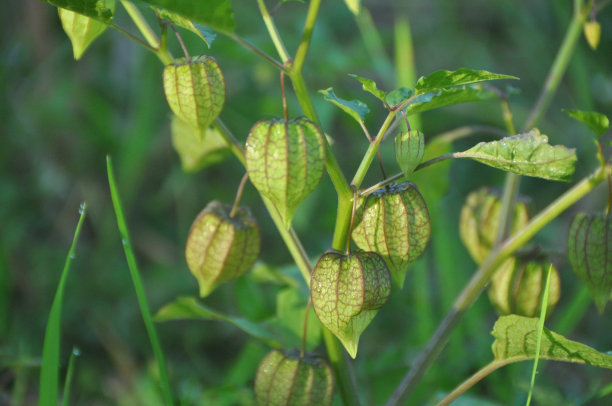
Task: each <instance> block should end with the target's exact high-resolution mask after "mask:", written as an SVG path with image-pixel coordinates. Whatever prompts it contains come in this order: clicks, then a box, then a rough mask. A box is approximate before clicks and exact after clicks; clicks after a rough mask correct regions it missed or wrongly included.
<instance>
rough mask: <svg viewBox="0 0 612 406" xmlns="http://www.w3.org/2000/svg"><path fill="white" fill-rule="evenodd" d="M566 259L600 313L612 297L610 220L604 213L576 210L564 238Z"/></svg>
mask: <svg viewBox="0 0 612 406" xmlns="http://www.w3.org/2000/svg"><path fill="white" fill-rule="evenodd" d="M567 252H568V256H569V261H570V263H571V264H572V268H573V269H574V272H575V273H576V275H578V278H580V280H581V281H582V282H583V283H584V284H585V285H586V286H587V288H588V289H589V291H590V292H591V296H593V300H594V301H595V304H596V305H597V309H598V310H599V312H600V313H603V311H604V308H605V307H606V303H607V302H608V300H610V299H612V222H611V221H610V217H609V216H605V215H604V214H603V213H592V214H587V213H579V214H578V215H576V217H574V220H573V221H572V224H571V226H570V231H569V237H568V240H567Z"/></svg>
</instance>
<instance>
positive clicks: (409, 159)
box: [395, 130, 425, 177]
mask: <svg viewBox="0 0 612 406" xmlns="http://www.w3.org/2000/svg"><path fill="white" fill-rule="evenodd" d="M424 154H425V137H423V134H422V133H421V132H420V131H419V130H408V131H406V132H405V133H400V134H398V135H397V136H396V137H395V160H396V161H397V163H398V165H399V167H400V169H401V170H402V173H403V174H404V176H406V177H408V176H410V174H412V172H413V171H414V169H415V168H416V167H417V166H418V165H419V164H420V163H421V160H422V159H423V155H424Z"/></svg>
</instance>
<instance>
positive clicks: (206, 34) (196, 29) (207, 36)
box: [153, 7, 217, 48]
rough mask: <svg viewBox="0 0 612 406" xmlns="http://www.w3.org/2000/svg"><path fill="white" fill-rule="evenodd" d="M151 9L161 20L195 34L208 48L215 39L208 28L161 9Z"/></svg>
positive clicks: (214, 34)
mask: <svg viewBox="0 0 612 406" xmlns="http://www.w3.org/2000/svg"><path fill="white" fill-rule="evenodd" d="M153 9H155V10H156V11H157V14H159V16H160V17H161V18H163V19H165V20H168V21H170V22H171V23H173V24H175V25H178V26H179V27H183V28H186V29H188V30H189V31H191V32H193V33H194V34H196V35H197V36H198V37H200V38H202V40H203V41H204V42H205V43H206V45H208V47H209V48H210V46H211V45H212V42H213V41H214V40H215V38H216V37H217V34H216V33H215V32H214V31H213V30H211V29H210V28H207V27H204V26H203V25H200V24H194V23H193V21H191V20H190V19H188V18H185V17H183V16H181V15H179V14H176V13H173V12H171V11H168V10H166V9H165V8H161V7H153Z"/></svg>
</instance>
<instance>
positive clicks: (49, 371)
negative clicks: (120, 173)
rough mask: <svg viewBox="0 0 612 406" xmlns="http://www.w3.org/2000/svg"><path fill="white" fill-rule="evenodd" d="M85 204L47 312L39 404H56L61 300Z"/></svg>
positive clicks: (83, 217)
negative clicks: (49, 309)
mask: <svg viewBox="0 0 612 406" xmlns="http://www.w3.org/2000/svg"><path fill="white" fill-rule="evenodd" d="M86 210H87V206H86V205H85V203H83V204H81V208H80V210H79V213H80V215H81V216H80V217H79V222H78V223H77V226H76V229H75V231H74V237H73V238H72V245H71V246H70V250H68V255H67V257H66V262H65V263H64V269H63V270H62V274H61V276H60V281H59V284H58V286H57V290H56V291H55V297H54V298H53V304H52V305H51V311H50V312H49V320H47V327H46V329H45V338H44V341H43V353H42V365H41V368H40V383H39V398H38V402H39V403H38V404H39V405H41V406H46V405H57V393H58V384H59V364H60V362H59V358H60V338H61V328H62V322H61V319H62V301H63V300H64V290H65V288H66V281H67V280H68V272H69V271H70V265H72V260H73V259H74V251H75V249H76V245H77V240H78V239H79V234H80V233H81V228H82V227H83V221H84V220H85V212H86Z"/></svg>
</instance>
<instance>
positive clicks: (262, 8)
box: [257, 0, 289, 64]
mask: <svg viewBox="0 0 612 406" xmlns="http://www.w3.org/2000/svg"><path fill="white" fill-rule="evenodd" d="M257 5H258V6H259V12H260V13H261V16H262V18H263V20H264V23H265V24H266V28H267V29H268V33H269V34H270V38H271V39H272V42H273V43H274V46H275V47H276V51H277V52H278V55H279V56H280V58H281V61H282V62H283V64H284V63H285V62H287V61H288V60H289V54H288V53H287V49H286V48H285V44H283V40H282V39H281V37H280V35H279V34H278V30H277V29H276V25H275V24H274V21H273V20H272V17H271V16H270V13H269V12H268V8H267V7H266V3H265V2H264V0H257Z"/></svg>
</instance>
